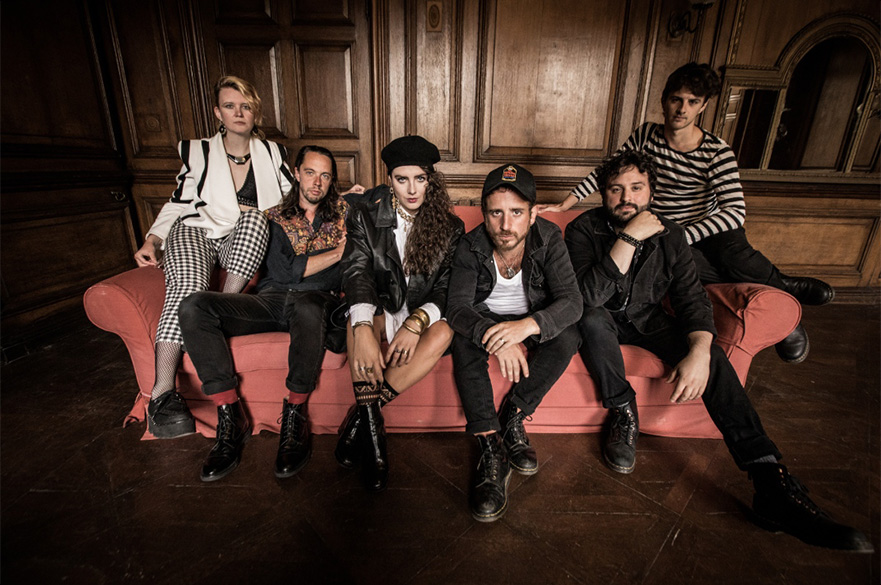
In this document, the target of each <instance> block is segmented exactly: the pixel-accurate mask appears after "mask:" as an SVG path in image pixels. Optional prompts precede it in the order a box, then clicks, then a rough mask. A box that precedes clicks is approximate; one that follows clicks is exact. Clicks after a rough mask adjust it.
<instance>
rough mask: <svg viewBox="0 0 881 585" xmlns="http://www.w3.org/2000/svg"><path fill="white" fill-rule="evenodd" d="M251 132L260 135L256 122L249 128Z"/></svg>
mask: <svg viewBox="0 0 881 585" xmlns="http://www.w3.org/2000/svg"><path fill="white" fill-rule="evenodd" d="M251 134H253V135H254V136H259V135H260V128H258V127H257V124H254V127H253V128H251Z"/></svg>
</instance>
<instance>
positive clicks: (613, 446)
mask: <svg viewBox="0 0 881 585" xmlns="http://www.w3.org/2000/svg"><path fill="white" fill-rule="evenodd" d="M637 437H639V413H638V412H637V411H636V401H631V402H628V403H627V404H625V405H624V406H620V407H618V408H613V409H612V411H611V413H610V414H609V430H608V434H607V435H606V444H605V445H604V446H603V456H604V457H605V459H606V464H608V466H609V467H610V468H611V469H612V471H617V472H618V473H632V472H633V466H634V465H636V439H637Z"/></svg>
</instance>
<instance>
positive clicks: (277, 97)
mask: <svg viewBox="0 0 881 585" xmlns="http://www.w3.org/2000/svg"><path fill="white" fill-rule="evenodd" d="M219 48H220V66H221V68H222V70H223V72H224V75H235V76H237V77H241V78H242V79H247V80H248V81H250V82H251V83H253V84H254V86H255V87H257V92H258V93H259V94H260V100H261V101H262V102H263V124H262V126H261V127H262V128H263V131H264V132H265V133H266V135H267V136H269V137H278V136H287V135H288V129H287V124H286V112H285V109H284V107H283V104H284V102H285V99H284V87H283V86H282V84H281V76H280V75H279V69H280V67H281V65H280V63H279V61H280V47H279V44H277V43H274V42H267V43H265V44H256V43H254V44H250V43H238V42H233V41H227V42H221V43H220V47H219ZM219 77H220V76H218V78H219ZM211 99H212V104H213V99H214V95H213V94H211Z"/></svg>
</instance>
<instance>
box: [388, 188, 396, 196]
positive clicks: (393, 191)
mask: <svg viewBox="0 0 881 585" xmlns="http://www.w3.org/2000/svg"><path fill="white" fill-rule="evenodd" d="M388 192H389V193H391V194H392V197H394V196H395V188H394V187H389V188H388Z"/></svg>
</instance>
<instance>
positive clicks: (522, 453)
mask: <svg viewBox="0 0 881 585" xmlns="http://www.w3.org/2000/svg"><path fill="white" fill-rule="evenodd" d="M525 418H526V415H525V414H523V412H521V411H518V410H517V406H516V405H515V404H514V403H513V402H512V401H511V400H510V396H505V399H504V400H503V401H502V407H501V408H500V409H499V423H501V425H502V440H503V441H504V443H505V449H506V450H507V451H508V461H509V462H510V464H511V467H513V468H514V470H515V471H517V472H518V473H520V474H522V475H533V474H535V473H537V472H538V458H537V457H536V455H535V449H533V448H532V445H530V444H529V437H527V436H526V429H524V428H523V419H525Z"/></svg>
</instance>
